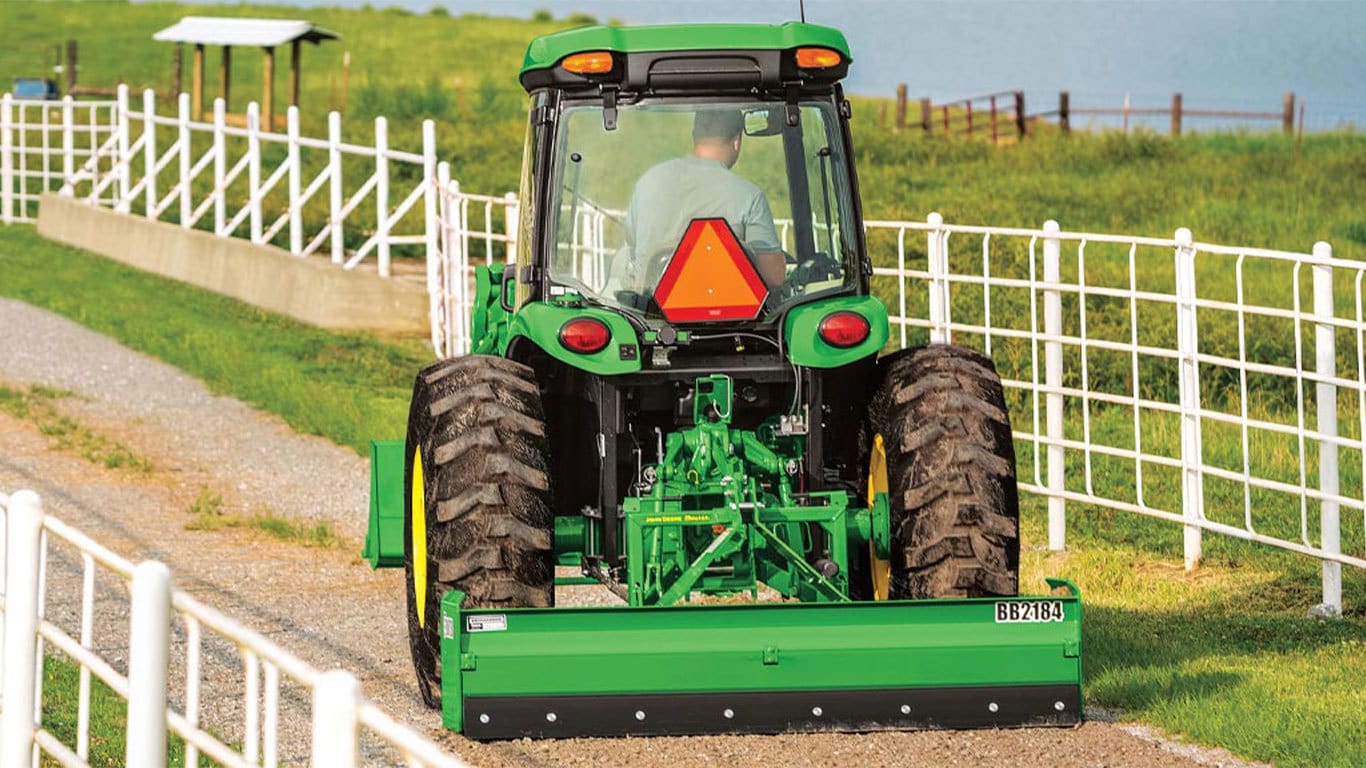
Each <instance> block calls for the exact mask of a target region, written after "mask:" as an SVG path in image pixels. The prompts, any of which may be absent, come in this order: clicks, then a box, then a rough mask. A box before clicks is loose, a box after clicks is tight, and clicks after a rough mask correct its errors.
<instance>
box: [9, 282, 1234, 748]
mask: <svg viewBox="0 0 1366 768" xmlns="http://www.w3.org/2000/svg"><path fill="white" fill-rule="evenodd" d="M244 375H250V374H249V372H244ZM0 383H6V384H9V385H11V386H13V385H16V384H26V385H27V384H42V385H46V386H50V387H57V388H61V389H65V390H70V391H71V392H74V393H75V394H76V395H77V396H76V397H72V398H65V399H62V400H59V401H58V407H59V408H60V409H61V410H62V412H63V413H65V414H67V415H69V416H71V417H72V418H74V419H76V420H78V421H79V422H80V423H82V424H83V425H85V426H87V427H89V428H90V429H92V430H94V431H96V432H99V433H102V434H104V435H107V436H109V437H111V438H114V439H117V440H118V441H120V442H122V443H123V444H124V445H126V446H128V447H129V448H130V449H132V450H133V452H135V453H137V454H139V455H140V456H143V457H144V458H146V459H148V460H149V461H150V462H151V463H152V465H153V467H154V469H153V470H152V471H151V472H150V473H145V474H144V473H135V472H129V471H126V470H122V471H120V470H108V469H105V468H103V467H96V466H93V465H91V464H90V463H89V462H87V461H85V460H84V459H81V458H79V457H77V456H75V455H71V454H68V453H62V452H57V451H54V450H52V448H51V447H50V444H49V440H48V439H47V438H45V437H44V436H43V435H41V434H40V433H39V432H38V430H37V429H36V428H35V427H34V426H33V425H32V424H30V423H27V422H24V421H20V420H17V419H14V418H12V417H9V416H6V415H0V446H3V447H0V489H5V490H7V491H13V490H17V489H20V488H32V489H33V490H36V491H37V492H38V493H39V494H41V495H42V496H43V498H44V501H45V503H46V506H47V509H48V510H49V511H50V512H52V513H54V514H56V515H58V516H60V517H61V518H62V519H64V520H66V521H67V522H69V523H71V524H73V525H75V526H77V527H79V528H81V529H82V530H84V531H85V532H87V533H89V534H91V535H92V536H93V537H94V538H96V539H97V540H99V541H101V542H103V543H105V544H106V545H108V546H110V547H111V548H112V549H113V550H114V551H116V552H118V553H120V554H122V555H124V556H126V557H129V558H130V559H133V560H141V559H149V558H154V559H159V560H162V561H163V562H165V563H166V564H167V565H169V566H170V568H171V571H172V574H173V576H174V580H175V584H176V586H177V587H179V588H181V589H184V590H186V591H188V592H190V593H192V594H194V595H195V596H196V597H197V598H199V599H201V600H203V601H204V602H206V603H208V604H210V605H212V606H214V607H216V608H218V609H220V610H222V611H224V612H226V613H227V614H229V615H231V616H233V617H235V618H237V619H239V620H240V621H243V622H244V623H246V624H247V625H248V626H251V627H252V628H254V629H255V630H257V631H258V632H261V633H262V634H264V635H266V636H267V637H269V638H270V639H272V640H274V641H275V642H277V643H279V644H280V645H282V646H283V647H285V648H286V649H288V650H290V651H291V652H293V653H295V654H296V655H298V656H300V657H301V658H303V659H304V660H306V661H308V662H310V663H312V664H313V665H315V666H317V667H320V668H324V669H326V668H332V667H342V668H345V669H349V670H351V671H352V672H354V673H356V674H357V675H359V676H360V678H361V680H362V684H363V689H364V691H365V694H366V695H367V696H368V697H369V698H370V699H371V700H373V701H375V702H376V703H377V704H379V705H380V706H381V707H383V708H384V709H386V710H387V711H388V712H390V713H391V714H392V715H393V716H395V717H396V718H397V719H399V720H401V721H404V722H407V723H409V724H410V725H412V726H413V727H415V728H417V729H418V730H419V731H421V732H423V733H426V734H427V735H429V736H431V737H433V738H435V739H438V740H439V741H440V742H441V743H443V744H444V745H446V746H447V747H448V748H450V749H451V750H452V751H453V752H455V753H456V754H458V755H460V756H461V757H463V758H464V759H466V760H468V761H470V762H471V763H474V764H476V765H482V766H513V765H533V766H557V765H568V766H586V765H607V764H611V765H622V764H625V765H669V766H690V765H698V766H711V765H746V766H784V767H786V766H814V765H839V764H851V763H855V764H857V763H862V764H869V765H893V764H911V763H923V764H932V765H980V764H987V763H990V764H992V765H1018V766H1048V767H1049V768H1055V767H1058V766H1192V765H1207V766H1211V765H1224V766H1245V765H1248V764H1247V763H1244V762H1240V761H1238V760H1237V759H1235V758H1233V757H1232V756H1230V755H1228V754H1227V753H1225V752H1222V751H1219V750H1207V749H1203V748H1194V747H1190V746H1188V745H1184V744H1178V743H1174V742H1172V741H1170V740H1167V739H1164V738H1163V737H1162V736H1161V735H1159V734H1156V733H1155V732H1154V731H1152V730H1150V729H1146V728H1143V727H1134V726H1127V725H1123V724H1117V723H1109V722H1097V721H1091V722H1088V723H1086V724H1085V725H1083V726H1081V727H1078V728H1073V729H1065V730H1017V731H978V732H922V733H878V734H863V735H857V734H803V735H795V734H790V735H783V736H769V737H761V736H725V737H712V736H709V737H682V738H635V739H572V740H561V741H528V740H523V741H514V742H503V743H494V744H478V743H474V742H470V741H467V740H465V739H462V738H460V737H459V736H457V735H455V734H451V733H448V732H444V731H442V730H441V729H440V727H439V718H438V717H437V715H436V714H435V713H433V712H430V711H429V710H426V709H425V708H423V706H422V704H421V702H420V700H419V699H418V698H417V695H416V687H415V684H414V681H413V679H412V672H411V667H410V661H409V656H408V649H407V642H406V637H405V633H406V628H405V621H404V607H403V588H402V584H403V578H402V573H401V572H397V571H393V570H386V571H378V572H375V571H371V570H370V569H369V567H368V566H367V565H365V564H364V563H363V561H361V560H360V558H359V557H358V556H357V555H356V554H355V553H356V552H357V551H358V549H359V541H360V539H361V537H362V536H363V534H364V528H365V516H366V509H367V500H366V495H367V492H368V478H367V469H366V465H365V462H364V461H363V460H362V459H361V458H359V457H358V456H356V455H355V454H354V453H353V452H352V451H350V450H349V449H345V448H340V447H337V446H335V445H333V444H331V443H329V442H327V441H325V440H322V439H320V438H315V437H308V436H302V435H298V434H295V433H294V432H292V431H291V430H290V429H289V428H288V427H287V426H286V425H285V424H284V423H283V422H282V421H281V420H279V419H278V418H276V417H274V416H271V415H267V414H262V413H260V412H258V411H255V410H253V409H252V408H250V407H249V406H247V405H244V404H242V403H241V402H238V401H236V400H234V399H231V398H226V397H220V396H216V395H213V394H212V393H210V392H209V391H208V390H207V388H206V387H205V386H204V385H203V384H202V383H201V382H199V381H197V380H195V379H193V378H191V377H189V376H187V375H185V374H184V373H182V372H180V371H178V370H176V369H174V368H171V367H170V366H167V365H165V364H163V363H161V362H158V361H156V360H153V359H151V358H148V357H146V356H144V355H142V354H139V353H136V352H133V351H131V350H128V349H126V348H124V347H122V346H120V345H119V344H118V343H117V342H114V341H112V340H110V339H108V338H106V337H104V336H101V335H99V334H96V333H93V332H91V331H89V330H87V329H85V328H83V327H81V326H79V325H77V324H75V323H72V322H70V321H68V320H65V319H63V318H61V317H58V316H56V315H53V314H50V313H48V312H45V311H42V310H39V309H35V308H33V307H29V306H27V305H24V304H21V303H18V302H14V301H10V300H6V299H0ZM202 488H211V489H213V490H215V491H217V492H218V493H220V494H221V495H222V496H223V499H224V501H225V505H226V507H227V508H228V510H229V511H236V512H247V511H249V510H252V509H254V508H257V507H260V506H261V505H268V506H269V507H270V508H271V509H273V510H274V511H276V512H277V513H279V514H281V515H285V516H290V517H294V518H298V519H300V520H310V521H312V520H327V521H329V522H330V523H331V524H332V525H333V527H334V529H335V530H337V531H339V532H340V533H342V534H343V535H344V536H346V537H347V538H348V539H350V541H349V542H348V543H347V545H346V546H345V547H344V548H341V549H309V548H303V547H301V546H298V545H294V544H290V543H285V542H280V541H276V540H272V539H269V538H265V537H263V536H261V535H260V534H257V533H253V532H250V531H247V530H243V529H231V528H229V529H220V530H216V531H202V530H187V529H186V527H185V524H186V522H187V521H188V520H189V519H190V516H189V514H188V512H187V509H188V507H189V505H190V504H191V503H192V502H193V500H194V499H195V498H196V496H197V495H198V494H199V493H200V490H201V489H202ZM78 565H79V561H78V559H77V558H75V557H72V556H70V554H69V553H62V552H60V551H59V550H54V553H53V555H52V563H51V569H52V573H51V575H50V577H49V579H50V581H49V593H48V606H49V609H48V612H49V617H52V618H54V620H56V621H57V622H58V623H59V624H61V625H63V626H64V627H66V628H68V630H69V631H70V630H74V629H75V627H76V626H77V622H78V614H77V611H76V610H75V609H74V607H73V606H78V605H79V599H78V594H79V593H78V592H77V591H76V590H78V588H79V575H78V574H79V571H78V570H77V567H78ZM98 587H99V588H98V593H99V598H98V600H97V610H96V614H97V630H96V638H97V641H96V645H97V647H98V649H99V650H100V651H101V652H102V653H105V654H106V655H108V656H109V657H110V658H111V659H113V660H114V661H115V662H116V666H117V667H119V668H123V667H124V664H123V654H125V653H126V647H127V631H126V621H127V617H126V613H125V610H126V604H125V601H126V598H125V597H123V596H122V595H121V592H122V589H121V587H119V586H118V585H117V584H114V583H113V582H109V581H103V582H101V583H100V584H99V585H98ZM606 599H614V598H610V596H607V595H606V593H605V590H601V589H598V588H586V587H575V588H569V589H564V590H561V591H560V592H559V593H558V595H557V600H559V601H561V602H562V603H566V604H570V603H575V604H581V603H585V602H600V601H604V600H606ZM205 654H206V662H205V676H206V692H205V695H204V708H205V718H206V720H207V721H208V722H210V723H212V724H213V726H214V727H215V728H216V729H218V731H219V732H220V733H221V734H223V735H224V736H227V737H229V738H237V737H240V735H241V725H240V723H241V721H242V712H243V704H242V696H241V692H240V691H241V688H240V686H241V675H242V672H241V663H240V659H239V658H238V657H237V655H236V653H235V651H234V650H233V649H232V648H231V647H229V646H228V645H227V644H224V643H211V644H209V645H207V646H206V649H205ZM172 681H173V682H172V688H173V690H181V686H183V673H181V672H179V671H177V670H176V669H173V671H172ZM173 699H176V700H177V701H178V700H179V695H178V694H175V695H173ZM283 699H284V704H283V705H282V711H284V712H286V713H288V712H290V711H297V710H305V711H306V709H307V706H306V701H307V699H306V697H305V695H304V693H303V692H302V691H300V690H293V689H288V688H287V689H286V690H285V691H284V694H283ZM281 728H282V731H281V739H280V743H281V744H282V745H285V746H284V747H283V748H282V750H281V751H282V755H283V756H284V757H285V758H286V759H287V760H288V759H289V758H291V757H292V758H294V759H295V760H301V759H302V755H300V754H293V753H296V752H301V751H303V750H302V749H301V748H291V747H290V746H289V745H291V744H294V745H307V743H308V739H309V735H308V730H307V723H306V722H305V721H304V720H303V718H302V717H299V716H293V715H289V714H284V715H282V721H281ZM365 756H366V759H367V762H369V763H372V764H375V765H385V764H391V763H392V762H393V756H392V755H391V754H390V753H388V752H387V751H385V750H383V749H380V748H378V747H375V746H374V745H371V744H368V743H367V745H366V751H365Z"/></svg>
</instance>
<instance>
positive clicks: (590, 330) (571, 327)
mask: <svg viewBox="0 0 1366 768" xmlns="http://www.w3.org/2000/svg"><path fill="white" fill-rule="evenodd" d="M611 340H612V332H611V331H609V330H607V325H606V324H605V323H603V322H602V321H601V320H595V319H593V318H591V317H576V318H574V319H573V320H570V321H569V322H567V323H565V324H564V325H562V326H560V343H561V344H563V345H564V348H565V349H568V350H570V351H571V352H578V353H580V354H583V355H591V354H593V353H594V352H601V351H602V349H603V347H606V346H607V342H609V341H611Z"/></svg>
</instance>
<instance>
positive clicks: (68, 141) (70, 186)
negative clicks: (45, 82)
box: [58, 94, 94, 197]
mask: <svg viewBox="0 0 1366 768" xmlns="http://www.w3.org/2000/svg"><path fill="white" fill-rule="evenodd" d="M91 109H92V111H93V109H94V108H93V107H92V108H91ZM75 123H76V103H75V102H74V101H72V99H71V96H70V94H68V95H66V96H63V97H62V188H61V190H60V191H59V192H58V194H60V195H62V196H64V197H75V196H76V180H75V178H74V177H75V175H76V125H75ZM91 157H94V155H93V154H92V155H91Z"/></svg>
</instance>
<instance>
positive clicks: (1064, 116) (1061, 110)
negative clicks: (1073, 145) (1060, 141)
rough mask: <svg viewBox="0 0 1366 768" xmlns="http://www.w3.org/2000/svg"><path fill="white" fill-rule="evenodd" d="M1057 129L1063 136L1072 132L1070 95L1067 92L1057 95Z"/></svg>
mask: <svg viewBox="0 0 1366 768" xmlns="http://www.w3.org/2000/svg"><path fill="white" fill-rule="evenodd" d="M1058 129H1059V130H1061V131H1062V135H1064V136H1066V135H1067V134H1069V133H1071V132H1072V94H1070V93H1068V92H1067V91H1061V92H1059V93H1058Z"/></svg>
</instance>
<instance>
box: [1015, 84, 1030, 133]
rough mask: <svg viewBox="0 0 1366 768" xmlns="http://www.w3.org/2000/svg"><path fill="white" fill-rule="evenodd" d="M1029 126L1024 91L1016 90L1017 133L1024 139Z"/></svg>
mask: <svg viewBox="0 0 1366 768" xmlns="http://www.w3.org/2000/svg"><path fill="white" fill-rule="evenodd" d="M1027 130H1028V127H1027V126H1026V125H1025V106H1024V91H1016V92H1015V135H1016V136H1017V137H1018V138H1021V139H1023V138H1024V137H1025V131H1027Z"/></svg>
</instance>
